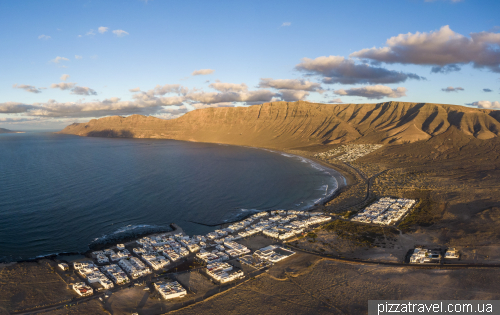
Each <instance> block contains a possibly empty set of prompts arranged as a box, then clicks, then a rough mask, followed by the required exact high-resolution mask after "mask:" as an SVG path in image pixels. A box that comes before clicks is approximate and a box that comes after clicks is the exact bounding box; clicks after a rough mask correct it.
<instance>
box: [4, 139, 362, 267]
mask: <svg viewBox="0 0 500 315" xmlns="http://www.w3.org/2000/svg"><path fill="white" fill-rule="evenodd" d="M153 140H174V141H183V142H199V143H212V144H219V145H230V146H237V147H245V148H253V149H259V150H265V151H270V152H273V153H277V154H280V155H283V156H284V157H294V158H299V159H301V160H303V161H306V162H307V163H308V164H310V166H311V167H314V165H316V166H319V167H321V168H324V169H328V170H330V171H333V172H329V173H328V174H329V175H330V176H331V177H332V178H333V179H334V180H335V181H336V183H337V187H336V188H335V189H334V190H333V191H332V192H331V193H330V194H328V195H325V196H324V197H322V198H321V199H319V200H317V201H315V202H314V204H312V205H308V206H307V207H306V208H304V209H302V211H307V212H311V211H313V210H318V208H320V207H321V206H322V205H324V204H326V203H327V202H329V201H330V200H332V199H334V198H335V197H336V196H337V195H338V194H339V193H340V192H341V191H342V190H343V189H344V188H345V187H348V186H349V184H350V182H351V181H352V179H351V178H350V176H349V175H350V174H348V175H347V176H345V175H344V172H345V170H341V169H338V168H336V167H334V166H332V165H330V164H327V163H325V162H323V161H320V160H317V159H314V158H312V157H310V156H306V155H301V154H297V153H296V152H294V153H291V152H287V151H285V150H283V149H275V148H266V147H253V146H244V145H234V144H226V143H219V142H200V141H185V140H176V139H153ZM287 210H288V209H287ZM261 211H266V212H269V211H271V210H261ZM253 213H254V212H249V213H248V214H246V215H244V216H241V217H237V218H235V219H234V220H231V221H227V222H222V223H220V224H216V225H214V227H216V226H222V225H224V226H226V225H230V224H232V223H234V222H238V221H241V220H244V219H245V218H247V217H249V216H251V215H252V214H253ZM193 223H197V224H201V223H198V222H193ZM170 227H171V228H172V230H165V231H155V232H153V233H151V231H148V232H143V233H140V232H139V233H135V234H132V235H128V236H123V237H120V238H118V239H110V240H108V241H105V240H103V241H100V242H96V243H94V242H91V243H89V244H88V245H87V246H88V249H87V250H86V251H82V252H60V253H50V254H46V255H40V256H36V257H33V258H27V259H19V260H13V261H5V262H2V263H0V264H7V265H8V264H11V263H22V262H37V261H39V260H44V259H49V260H56V259H57V260H61V259H62V260H64V259H63V257H64V256H78V255H81V256H88V255H89V253H90V252H92V251H95V250H98V249H102V248H105V247H107V246H109V244H112V243H116V242H117V241H119V242H122V243H129V242H134V241H135V240H137V239H138V238H140V237H144V236H150V235H155V234H158V233H172V234H173V233H179V232H178V231H179V230H180V232H181V233H183V230H182V228H180V227H179V226H177V225H176V224H175V223H171V224H170Z"/></svg>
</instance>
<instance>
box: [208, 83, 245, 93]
mask: <svg viewBox="0 0 500 315" xmlns="http://www.w3.org/2000/svg"><path fill="white" fill-rule="evenodd" d="M209 87H211V88H212V89H215V90H217V91H220V92H244V91H247V90H248V86H247V85H246V84H245V83H241V84H237V83H223V82H220V81H219V80H217V81H216V82H214V83H212V84H210V85H209Z"/></svg>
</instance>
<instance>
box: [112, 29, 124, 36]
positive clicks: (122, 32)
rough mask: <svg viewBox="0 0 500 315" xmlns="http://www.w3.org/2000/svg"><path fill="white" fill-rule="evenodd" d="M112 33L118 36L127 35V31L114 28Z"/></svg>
mask: <svg viewBox="0 0 500 315" xmlns="http://www.w3.org/2000/svg"><path fill="white" fill-rule="evenodd" d="M113 34H115V35H116V36H118V37H123V36H127V35H128V33H127V32H125V31H124V30H114V31H113Z"/></svg>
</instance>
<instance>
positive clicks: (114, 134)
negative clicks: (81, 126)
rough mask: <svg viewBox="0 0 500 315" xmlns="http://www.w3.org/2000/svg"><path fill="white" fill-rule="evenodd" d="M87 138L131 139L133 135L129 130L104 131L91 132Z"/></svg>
mask: <svg viewBox="0 0 500 315" xmlns="http://www.w3.org/2000/svg"><path fill="white" fill-rule="evenodd" d="M87 136H89V137H105V138H133V137H134V133H133V132H131V131H130V130H125V129H122V130H120V131H115V130H111V129H105V130H100V131H91V132H89V133H88V134H87Z"/></svg>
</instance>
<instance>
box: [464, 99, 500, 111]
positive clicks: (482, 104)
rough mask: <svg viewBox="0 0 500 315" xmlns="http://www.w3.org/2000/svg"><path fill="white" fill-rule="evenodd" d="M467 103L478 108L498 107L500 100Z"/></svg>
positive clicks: (499, 106)
mask: <svg viewBox="0 0 500 315" xmlns="http://www.w3.org/2000/svg"><path fill="white" fill-rule="evenodd" d="M467 105H473V106H477V107H478V108H484V109H500V102H498V101H495V102H490V101H478V102H474V103H471V104H467Z"/></svg>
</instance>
